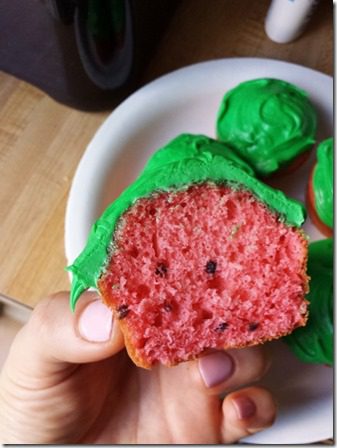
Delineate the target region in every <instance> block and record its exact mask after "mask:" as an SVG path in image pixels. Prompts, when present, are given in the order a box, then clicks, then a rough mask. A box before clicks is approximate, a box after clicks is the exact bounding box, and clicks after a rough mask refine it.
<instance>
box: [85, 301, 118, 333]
mask: <svg viewBox="0 0 337 448" xmlns="http://www.w3.org/2000/svg"><path fill="white" fill-rule="evenodd" d="M112 322H113V320H112V311H111V310H110V309H109V308H108V307H107V306H105V305H104V303H102V302H101V301H100V300H95V301H93V302H91V303H90V304H89V305H87V306H86V308H84V310H83V312H82V314H81V316H80V318H79V321H78V330H79V332H80V335H81V336H82V338H83V339H86V340H87V341H90V342H105V341H108V340H109V339H110V337H111V331H112Z"/></svg>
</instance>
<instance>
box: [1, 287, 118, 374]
mask: <svg viewBox="0 0 337 448" xmlns="http://www.w3.org/2000/svg"><path fill="white" fill-rule="evenodd" d="M123 347H124V340H123V336H122V333H121V331H120V329H119V326H118V323H117V322H115V320H114V319H113V315H112V311H111V310H110V309H109V308H107V307H106V306H105V305H104V304H103V303H102V301H101V299H100V298H99V297H98V295H97V293H93V292H86V293H84V294H83V296H82V297H81V300H80V301H79V302H78V307H77V308H76V312H75V313H72V312H71V310H70V307H69V294H68V293H65V292H62V293H57V294H55V295H53V296H51V297H48V298H46V299H44V300H42V301H41V302H40V303H39V304H38V305H37V306H36V308H35V309H34V311H33V313H32V315H31V318H30V320H29V321H28V323H27V324H26V325H25V326H24V327H23V328H22V329H21V331H20V332H19V333H18V334H17V336H16V338H15V339H14V342H13V344H12V347H11V349H10V352H9V355H8V359H7V361H6V364H7V366H8V365H9V366H10V367H12V368H14V369H15V372H16V376H17V375H18V373H19V372H22V374H23V375H26V376H27V375H29V376H31V377H34V376H35V378H41V376H46V375H50V374H53V373H57V372H60V370H62V367H68V366H69V364H79V363H90V362H94V361H100V360H103V359H106V358H108V357H110V356H112V355H114V354H115V353H117V352H118V351H120V350H121V349H122V348H123Z"/></svg>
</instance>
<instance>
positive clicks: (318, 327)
mask: <svg viewBox="0 0 337 448" xmlns="http://www.w3.org/2000/svg"><path fill="white" fill-rule="evenodd" d="M308 275H309V276H310V277H311V280H310V283H309V288H310V292H309V294H308V295H307V300H309V302H310V304H309V319H308V323H307V325H306V326H305V327H304V328H298V329H297V330H295V331H294V332H293V333H292V334H291V335H290V336H287V337H286V338H285V341H286V342H287V343H288V345H289V347H290V348H291V350H292V351H293V352H294V353H295V355H296V356H297V357H298V358H299V359H300V360H301V361H304V362H310V363H316V364H329V365H332V364H333V240H332V239H331V238H327V239H325V240H320V241H315V242H314V243H311V244H310V245H309V258H308Z"/></svg>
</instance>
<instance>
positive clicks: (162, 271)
mask: <svg viewBox="0 0 337 448" xmlns="http://www.w3.org/2000/svg"><path fill="white" fill-rule="evenodd" d="M155 273H156V275H159V277H165V275H166V273H167V266H166V264H164V263H158V265H157V267H156V270H155Z"/></svg>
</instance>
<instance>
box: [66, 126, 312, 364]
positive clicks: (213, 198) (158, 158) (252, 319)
mask: <svg viewBox="0 0 337 448" xmlns="http://www.w3.org/2000/svg"><path fill="white" fill-rule="evenodd" d="M223 149H224V148H223V145H222V144H221V143H219V142H217V141H215V140H213V139H210V138H208V137H205V136H201V135H189V134H182V135H180V136H178V137H177V138H176V139H174V140H173V141H171V142H170V143H168V144H167V145H166V146H164V147H163V148H162V149H160V150H158V151H157V152H156V153H155V154H154V155H153V156H152V157H151V159H150V160H149V162H148V163H147V165H146V167H145V169H144V171H143V172H142V173H141V175H140V176H139V177H138V179H137V180H136V181H135V182H134V183H133V184H132V185H130V186H129V187H128V188H127V189H126V190H125V191H124V192H123V193H122V195H121V196H120V197H119V198H118V199H117V200H116V201H115V202H113V203H112V204H111V205H110V206H109V207H108V208H107V209H106V211H105V212H104V213H103V215H102V216H101V218H100V219H99V220H98V221H97V222H96V223H95V224H94V226H93V228H92V230H91V233H90V235H89V239H88V243H87V246H86V248H85V249H84V251H83V252H82V253H81V254H80V256H79V257H78V258H77V259H76V260H75V262H74V264H73V265H72V266H70V267H69V268H68V269H69V270H70V271H71V272H72V273H73V282H72V292H71V305H72V307H73V308H74V306H75V304H76V301H77V300H78V298H79V297H80V295H81V293H82V292H83V291H84V290H86V289H87V288H89V287H96V288H97V289H98V290H99V292H100V294H101V296H102V299H103V301H104V302H105V303H106V304H107V305H108V306H110V307H111V308H112V309H113V311H114V315H115V318H116V319H118V320H119V324H120V327H121V329H122V331H123V333H124V336H125V343H126V348H127V350H128V353H129V355H130V357H131V358H132V359H133V361H134V362H135V363H136V364H137V365H138V366H141V367H145V368H150V367H151V366H153V365H154V364H156V363H162V364H164V365H168V366H170V365H175V364H177V363H179V362H181V361H186V360H189V359H193V358H196V357H198V356H199V355H200V354H202V353H203V352H205V350H207V349H221V348H238V347H245V346H249V345H254V344H259V343H263V342H265V341H267V340H271V339H274V338H279V337H281V336H284V335H286V334H289V333H291V332H292V330H293V329H294V328H296V327H298V326H303V325H305V323H306V318H307V302H306V300H305V294H306V292H307V286H308V278H307V275H306V259H307V240H306V237H305V235H304V234H303V232H302V231H301V230H300V229H299V227H300V226H301V224H302V223H303V221H304V219H305V212H304V208H303V206H302V204H300V203H299V202H297V201H295V200H292V199H289V198H287V197H286V196H285V195H284V194H283V193H282V192H281V191H278V190H275V189H272V188H271V187H268V186H266V185H264V184H263V183H262V182H260V181H259V180H257V179H256V178H255V177H254V175H253V173H252V170H251V168H250V167H249V166H248V165H247V164H246V163H245V162H243V161H241V160H240V159H238V158H237V157H236V156H235V154H232V152H231V151H230V149H229V150H228V151H226V152H224V151H223ZM224 154H227V156H226V157H224Z"/></svg>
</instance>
